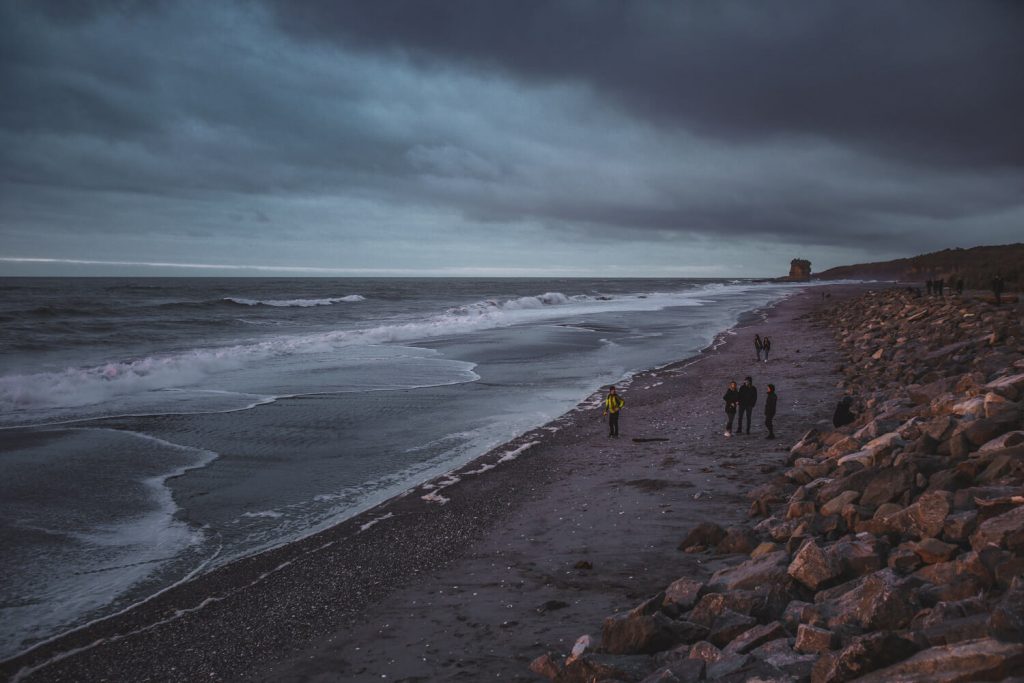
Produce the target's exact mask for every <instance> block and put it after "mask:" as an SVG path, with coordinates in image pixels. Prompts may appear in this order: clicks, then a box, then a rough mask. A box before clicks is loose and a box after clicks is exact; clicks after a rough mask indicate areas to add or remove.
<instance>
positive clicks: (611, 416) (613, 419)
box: [603, 387, 626, 438]
mask: <svg viewBox="0 0 1024 683" xmlns="http://www.w3.org/2000/svg"><path fill="white" fill-rule="evenodd" d="M624 405H626V402H625V401H623V400H622V397H621V396H619V395H618V394H617V393H615V387H608V396H607V397H605V399H604V413H603V415H607V416H608V438H612V437H618V436H619V411H621V410H622V406H624Z"/></svg>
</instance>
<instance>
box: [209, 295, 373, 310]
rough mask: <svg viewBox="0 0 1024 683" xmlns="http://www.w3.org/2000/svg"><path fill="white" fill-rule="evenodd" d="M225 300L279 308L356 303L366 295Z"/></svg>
mask: <svg viewBox="0 0 1024 683" xmlns="http://www.w3.org/2000/svg"><path fill="white" fill-rule="evenodd" d="M224 301H230V302H232V303H235V304H241V305H243V306H276V307H279V308H292V307H298V308H309V307H311V306H330V305H331V304H341V303H355V302H357V301H366V297H365V296H362V295H359V294H349V295H348V296H339V297H333V298H330V299H243V298H241V297H231V296H228V297H224Z"/></svg>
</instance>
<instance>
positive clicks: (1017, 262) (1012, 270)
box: [815, 243, 1024, 290]
mask: <svg viewBox="0 0 1024 683" xmlns="http://www.w3.org/2000/svg"><path fill="white" fill-rule="evenodd" d="M996 275H1002V276H1003V280H1004V282H1005V283H1006V288H1007V289H1008V290H1020V289H1021V288H1022V286H1024V243H1017V244H1004V245H998V246H989V247H972V248H970V249H943V250H942V251H936V252H932V253H930V254H921V255H920V256H912V257H910V258H902V259H896V260H895V261H881V262H877V263H858V264H855V265H852V266H840V267H838V268H830V269H829V270H826V271H822V272H820V273H818V274H817V275H815V278H817V279H819V280H844V279H871V280H912V281H924V280H929V279H937V278H940V277H941V278H943V279H945V280H948V279H949V278H950V277H951V276H952V277H953V278H954V279H959V278H963V281H964V285H966V286H967V288H968V289H988V288H989V286H990V285H991V283H992V278H994V277H995V276H996Z"/></svg>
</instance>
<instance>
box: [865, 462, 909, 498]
mask: <svg viewBox="0 0 1024 683" xmlns="http://www.w3.org/2000/svg"><path fill="white" fill-rule="evenodd" d="M913 485H914V472H912V471H911V470H910V468H906V467H899V468H896V467H890V468H886V469H883V470H880V471H878V472H876V473H875V476H874V477H872V479H871V481H870V482H868V485H867V486H866V487H864V491H863V493H862V494H861V497H860V504H861V505H870V506H871V507H878V506H879V505H881V504H882V503H891V502H893V501H897V500H899V499H900V498H902V497H903V495H904V494H905V493H906V492H907V490H908V489H910V488H911V487H912V486H913Z"/></svg>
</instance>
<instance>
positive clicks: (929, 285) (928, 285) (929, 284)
mask: <svg viewBox="0 0 1024 683" xmlns="http://www.w3.org/2000/svg"><path fill="white" fill-rule="evenodd" d="M924 286H925V288H926V289H927V290H928V294H929V295H931V293H932V281H931V280H925V282H924Z"/></svg>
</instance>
